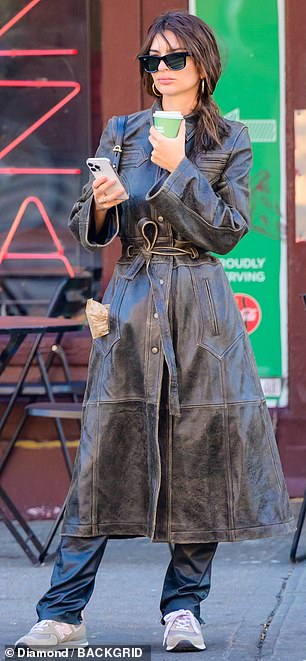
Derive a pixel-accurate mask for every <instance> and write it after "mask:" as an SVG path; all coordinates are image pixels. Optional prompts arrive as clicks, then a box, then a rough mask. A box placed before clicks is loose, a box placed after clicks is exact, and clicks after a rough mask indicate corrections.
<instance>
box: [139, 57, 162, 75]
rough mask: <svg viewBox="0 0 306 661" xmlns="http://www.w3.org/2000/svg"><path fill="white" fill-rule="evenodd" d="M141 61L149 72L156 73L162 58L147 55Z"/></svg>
mask: <svg viewBox="0 0 306 661" xmlns="http://www.w3.org/2000/svg"><path fill="white" fill-rule="evenodd" d="M141 62H142V64H143V68H144V70H145V71H146V72H147V73H155V72H156V71H157V70H158V65H159V62H160V58H159V57H157V56H156V55H147V56H145V57H142V58H141Z"/></svg>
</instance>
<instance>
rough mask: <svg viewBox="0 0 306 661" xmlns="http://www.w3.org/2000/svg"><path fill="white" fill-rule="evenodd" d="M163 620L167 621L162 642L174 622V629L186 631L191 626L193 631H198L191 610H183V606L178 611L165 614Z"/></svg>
mask: <svg viewBox="0 0 306 661" xmlns="http://www.w3.org/2000/svg"><path fill="white" fill-rule="evenodd" d="M164 620H165V622H166V623H167V626H166V630H165V635H164V643H165V641H166V638H167V636H168V633H169V630H170V629H171V627H172V625H173V624H174V623H175V628H176V629H181V630H182V631H183V630H184V631H188V630H189V628H190V626H191V627H192V628H193V630H194V632H195V633H199V627H198V626H197V623H196V620H195V617H194V616H193V614H192V612H191V611H189V610H185V609H184V608H181V609H180V610H178V611H173V612H172V613H168V615H165V617H164Z"/></svg>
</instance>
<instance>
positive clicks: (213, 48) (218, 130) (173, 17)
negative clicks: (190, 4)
mask: <svg viewBox="0 0 306 661" xmlns="http://www.w3.org/2000/svg"><path fill="white" fill-rule="evenodd" d="M165 30H169V31H171V32H173V34H175V36H176V37H177V39H178V41H179V42H180V44H181V45H182V47H184V48H186V50H187V51H188V52H189V53H191V55H192V57H193V58H194V62H195V65H196V67H197V69H198V72H199V75H200V76H201V78H202V77H203V78H205V85H204V93H203V92H202V85H201V81H200V84H199V91H198V102H197V105H196V107H195V109H194V112H195V113H196V114H197V115H198V122H197V128H196V133H195V150H196V151H199V150H200V149H203V148H204V149H213V148H214V147H215V146H216V145H221V142H222V138H224V136H226V135H228V134H229V127H228V125H227V124H226V122H225V121H224V119H223V118H222V117H221V116H220V112H219V108H218V106H217V104H216V102H215V101H214V99H213V98H212V94H213V92H214V90H215V87H216V85H217V82H218V80H219V78H220V75H221V58H220V53H219V49H218V45H217V42H216V38H215V36H214V33H213V31H212V29H211V28H210V27H209V25H207V23H204V21H202V20H201V19H200V18H198V17H197V16H193V15H192V14H189V13H188V12H184V11H169V12H166V13H164V14H161V15H160V16H157V17H156V18H155V19H154V21H153V23H152V25H150V27H149V29H148V32H147V37H146V39H145V41H144V44H143V46H142V49H141V51H140V53H139V55H147V53H149V50H150V47H151V44H152V41H153V39H154V37H155V36H156V35H157V34H161V35H162V36H163V38H164V39H165V41H167V39H166V38H165V36H164V32H165ZM141 76H142V79H143V83H144V86H145V89H146V90H147V92H148V93H149V94H151V96H154V92H153V91H152V76H151V74H149V73H146V72H145V71H144V70H143V67H142V66H141Z"/></svg>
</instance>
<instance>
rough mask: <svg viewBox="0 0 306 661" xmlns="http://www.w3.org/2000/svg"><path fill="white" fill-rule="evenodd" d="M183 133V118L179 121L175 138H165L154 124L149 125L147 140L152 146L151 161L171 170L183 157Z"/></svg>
mask: <svg viewBox="0 0 306 661" xmlns="http://www.w3.org/2000/svg"><path fill="white" fill-rule="evenodd" d="M185 133H186V126H185V120H184V119H183V120H182V121H181V125H180V130H179V132H178V135H177V136H176V138H166V136H164V135H163V134H162V133H160V131H158V130H157V129H156V128H155V127H154V126H151V128H150V136H149V142H150V143H151V145H152V147H153V150H152V154H151V161H153V163H155V164H156V165H159V167H160V168H163V169H164V170H168V172H173V170H175V168H176V167H177V166H178V165H179V163H180V162H181V161H182V160H183V158H184V157H185Z"/></svg>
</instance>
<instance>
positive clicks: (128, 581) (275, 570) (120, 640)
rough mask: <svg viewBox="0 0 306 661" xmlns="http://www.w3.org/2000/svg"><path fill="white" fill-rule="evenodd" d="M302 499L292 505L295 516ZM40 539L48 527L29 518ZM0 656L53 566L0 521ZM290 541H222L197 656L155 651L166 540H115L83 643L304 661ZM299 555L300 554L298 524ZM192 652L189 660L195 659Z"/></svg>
mask: <svg viewBox="0 0 306 661" xmlns="http://www.w3.org/2000/svg"><path fill="white" fill-rule="evenodd" d="M299 505H300V503H299V502H295V503H293V508H294V509H295V511H296V512H297V511H298V508H299ZM32 525H33V528H34V529H35V531H36V532H37V533H38V534H39V535H40V536H41V537H42V538H43V537H45V536H46V532H47V529H48V527H49V523H47V522H35V523H34V524H32ZM0 539H1V546H0V561H1V566H0V606H1V618H0V649H1V655H0V658H1V659H2V658H4V654H3V652H2V650H3V647H4V646H5V645H8V644H12V643H13V642H14V641H15V640H16V639H17V638H18V637H19V636H21V635H22V634H24V633H25V632H26V631H27V630H28V629H29V628H30V626H32V624H34V622H35V621H36V613H35V604H36V601H37V600H38V598H39V597H40V596H41V595H42V594H43V592H44V591H45V590H46V589H47V587H48V585H49V578H50V574H51V570H52V561H48V562H47V563H46V564H45V565H43V566H33V565H32V564H31V563H30V561H29V560H28V558H27V557H26V555H25V554H24V552H23V551H22V549H21V548H20V547H19V546H18V545H17V543H16V542H15V540H14V539H13V537H12V536H11V534H10V533H9V531H8V530H7V529H6V527H5V526H4V524H3V523H1V524H0ZM291 542H292V536H291V535H290V536H286V537H279V538H274V539H263V540H256V541H246V542H236V543H233V544H220V545H219V547H218V550H217V554H216V557H215V561H214V565H213V575H212V588H211V593H210V596H209V598H208V599H207V601H206V602H203V604H202V616H203V617H204V619H205V622H206V624H205V626H204V627H203V634H204V638H205V642H206V645H207V649H206V650H205V651H203V652H196V653H188V654H186V653H185V654H182V653H181V654H175V653H172V654H171V655H169V653H167V652H165V651H164V650H163V648H162V638H163V633H164V627H162V625H161V624H160V612H159V598H160V592H161V587H162V583H163V577H164V573H165V569H166V567H167V565H168V562H169V560H170V553H169V548H168V545H167V544H152V543H151V542H150V540H148V539H142V538H139V539H130V540H113V541H110V542H109V543H108V545H107V549H106V552H105V555H104V558H103V561H102V564H101V567H100V570H99V573H98V576H97V581H96V588H95V591H94V595H93V597H92V599H91V601H90V603H89V605H88V607H87V608H86V624H87V629H88V637H89V643H90V644H92V645H104V644H120V645H121V644H125V645H127V644H131V645H151V646H152V659H153V661H160V660H162V659H163V660H166V659H168V661H175V659H177V660H178V659H179V660H180V661H183V659H185V657H187V658H188V660H189V661H191V660H192V659H195V658H196V659H197V661H201V659H203V661H223V660H226V661H263V660H267V661H306V561H303V562H300V563H297V564H292V563H291V562H290V559H289V552H290V547H291ZM298 551H299V553H305V552H306V524H305V527H304V531H303V534H302V537H301V540H300V545H299V549H298ZM195 654H196V657H195Z"/></svg>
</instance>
